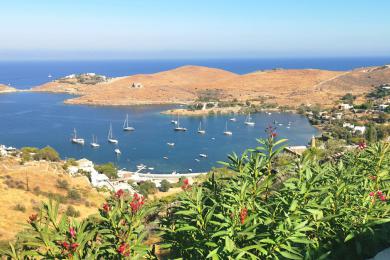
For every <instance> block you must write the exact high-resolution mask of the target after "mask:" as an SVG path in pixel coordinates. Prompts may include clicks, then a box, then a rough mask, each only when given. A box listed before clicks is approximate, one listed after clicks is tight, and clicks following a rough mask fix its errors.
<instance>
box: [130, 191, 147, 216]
mask: <svg viewBox="0 0 390 260" xmlns="http://www.w3.org/2000/svg"><path fill="white" fill-rule="evenodd" d="M144 203H145V197H144V196H142V197H141V196H140V195H138V194H137V193H134V195H133V199H132V201H131V202H130V208H131V212H132V213H133V214H134V213H137V212H138V211H139V210H140V209H141V207H142V206H143V205H144Z"/></svg>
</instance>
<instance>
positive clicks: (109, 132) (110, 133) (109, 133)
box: [107, 124, 119, 150]
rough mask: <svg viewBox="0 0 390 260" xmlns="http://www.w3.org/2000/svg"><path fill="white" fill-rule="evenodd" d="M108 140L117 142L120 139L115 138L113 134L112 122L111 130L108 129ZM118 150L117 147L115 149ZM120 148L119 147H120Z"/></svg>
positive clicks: (113, 142)
mask: <svg viewBox="0 0 390 260" xmlns="http://www.w3.org/2000/svg"><path fill="white" fill-rule="evenodd" d="M107 141H108V142H109V143H112V144H117V143H118V140H116V139H114V137H113V135H112V124H110V130H109V131H108V137H107ZM115 150H116V149H115ZM118 150H119V149H118Z"/></svg>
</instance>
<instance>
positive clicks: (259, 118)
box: [0, 93, 317, 173]
mask: <svg viewBox="0 0 390 260" xmlns="http://www.w3.org/2000/svg"><path fill="white" fill-rule="evenodd" d="M66 98H69V96H68V95H56V94H41V93H13V94H2V95H0V144H6V145H8V146H15V147H18V148H20V147H23V146H35V147H43V146H46V145H50V146H52V147H53V148H55V149H56V150H57V151H58V152H59V153H60V154H61V156H62V158H69V157H74V158H77V159H80V158H84V157H85V158H88V159H90V160H93V161H94V162H96V163H104V162H115V163H116V164H117V165H118V166H119V167H120V168H126V169H129V170H134V169H136V165H138V164H141V163H143V164H145V165H147V166H148V167H153V168H155V169H154V171H152V172H156V173H161V172H172V171H178V172H188V169H192V170H193V171H194V172H198V171H206V170H208V169H210V168H211V167H213V166H218V164H217V163H216V162H217V161H220V160H226V156H227V154H229V153H231V152H233V151H235V152H236V153H241V152H242V151H243V150H244V149H245V148H249V147H254V146H256V138H259V137H264V136H265V132H264V129H265V128H266V127H267V126H268V125H270V124H272V123H273V122H274V121H277V122H278V123H281V124H283V125H282V126H279V125H277V130H276V131H277V133H278V135H279V136H281V137H283V138H288V139H289V144H290V145H305V144H307V142H308V141H309V140H310V138H311V136H312V135H315V134H317V130H316V129H315V128H313V127H312V126H311V125H310V124H309V122H308V120H307V119H306V118H305V117H303V116H300V115H296V114H292V113H272V115H268V114H266V113H259V114H255V115H252V117H253V120H254V121H255V122H256V125H255V126H254V127H250V126H246V125H244V120H245V116H237V117H236V118H237V122H234V123H233V122H230V121H229V122H228V128H229V130H230V131H232V132H233V135H232V136H225V135H223V131H224V129H225V123H226V121H227V120H228V119H229V116H211V117H182V118H180V124H181V126H183V127H186V128H188V131H187V132H174V131H173V125H172V124H171V120H172V118H171V117H170V116H167V115H162V114H161V113H160V112H161V111H163V110H166V109H169V108H172V106H140V107H93V106H75V105H65V104H63V100H64V99H66ZM126 114H129V121H130V125H131V126H134V127H135V128H136V130H135V131H134V132H124V131H122V125H123V121H124V118H125V116H126ZM200 121H201V122H202V125H203V126H204V128H205V130H206V134H205V135H200V134H198V133H197V128H198V126H199V122H200ZM288 122H291V126H290V128H287V124H288ZM110 123H112V126H113V132H114V136H115V138H116V139H118V140H119V144H118V148H119V149H120V150H121V151H122V154H121V155H120V156H119V157H117V156H116V155H115V153H114V149H115V148H116V146H115V145H112V144H109V143H108V142H107V133H108V129H109V124H110ZM73 128H76V129H77V131H78V134H79V136H80V137H82V138H84V139H85V141H86V143H85V145H84V146H80V145H75V144H72V143H71V142H70V138H71V135H72V131H73ZM93 134H94V135H96V136H97V138H98V141H99V143H100V145H101V147H100V148H98V149H92V148H91V147H90V145H89V143H90V141H91V139H92V135H93ZM167 142H174V143H175V146H174V147H170V146H168V145H167ZM201 153H203V154H206V155H207V158H201V157H199V154H201ZM163 157H168V160H166V159H163ZM195 159H198V160H199V162H198V161H196V160H195Z"/></svg>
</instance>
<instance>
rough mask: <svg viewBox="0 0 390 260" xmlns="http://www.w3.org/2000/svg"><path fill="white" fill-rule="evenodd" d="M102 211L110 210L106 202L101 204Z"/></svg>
mask: <svg viewBox="0 0 390 260" xmlns="http://www.w3.org/2000/svg"><path fill="white" fill-rule="evenodd" d="M103 211H104V212H106V213H107V212H109V211H110V205H108V203H104V204H103Z"/></svg>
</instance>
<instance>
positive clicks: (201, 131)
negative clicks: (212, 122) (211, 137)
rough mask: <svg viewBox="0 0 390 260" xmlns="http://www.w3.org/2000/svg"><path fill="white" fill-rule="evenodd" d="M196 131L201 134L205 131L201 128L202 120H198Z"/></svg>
mask: <svg viewBox="0 0 390 260" xmlns="http://www.w3.org/2000/svg"><path fill="white" fill-rule="evenodd" d="M198 133H199V134H202V135H203V134H205V133H206V130H204V129H202V122H199V127H198Z"/></svg>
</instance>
